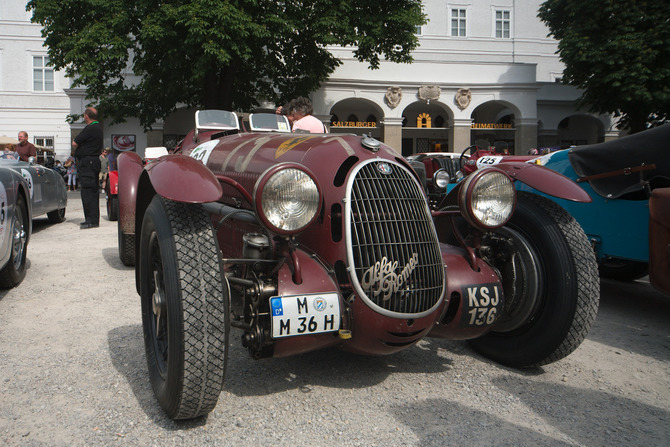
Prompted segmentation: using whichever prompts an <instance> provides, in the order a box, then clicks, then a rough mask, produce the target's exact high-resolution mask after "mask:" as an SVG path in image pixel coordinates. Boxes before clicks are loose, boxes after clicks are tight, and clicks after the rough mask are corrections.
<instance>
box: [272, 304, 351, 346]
mask: <svg viewBox="0 0 670 447" xmlns="http://www.w3.org/2000/svg"><path fill="white" fill-rule="evenodd" d="M270 310H271V312H272V337H273V338H279V337H290V336H292V335H306V334H319V333H322V332H333V331H337V330H339V329H340V300H339V296H338V294H337V293H320V294H314V295H288V296H275V297H272V298H270Z"/></svg>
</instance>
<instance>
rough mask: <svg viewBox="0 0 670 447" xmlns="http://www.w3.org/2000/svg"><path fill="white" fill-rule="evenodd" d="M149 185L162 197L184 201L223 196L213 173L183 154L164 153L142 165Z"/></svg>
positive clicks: (192, 201)
mask: <svg viewBox="0 0 670 447" xmlns="http://www.w3.org/2000/svg"><path fill="white" fill-rule="evenodd" d="M146 171H147V173H148V174H149V180H150V181H151V185H152V186H153V188H154V190H155V191H156V193H157V194H159V195H160V196H162V197H165V198H166V199H170V200H174V201H176V202H184V203H207V202H215V201H217V200H219V199H220V198H221V196H222V195H223V189H222V188H221V184H220V183H219V181H218V180H217V179H216V176H215V175H214V174H213V173H212V171H210V170H209V169H208V168H207V167H206V166H205V165H203V164H202V162H200V161H198V160H196V159H194V158H191V157H188V156H186V155H175V154H172V155H166V156H164V157H161V158H159V159H158V160H156V161H154V162H152V163H150V164H149V165H147V167H146Z"/></svg>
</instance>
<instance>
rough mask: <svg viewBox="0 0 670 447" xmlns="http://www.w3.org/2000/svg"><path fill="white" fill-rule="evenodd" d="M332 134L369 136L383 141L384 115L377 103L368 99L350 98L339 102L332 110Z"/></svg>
mask: <svg viewBox="0 0 670 447" xmlns="http://www.w3.org/2000/svg"><path fill="white" fill-rule="evenodd" d="M330 115H331V117H330V132H331V133H346V134H352V133H353V134H356V135H364V134H365V135H368V134H370V135H371V136H372V137H373V138H376V139H378V140H381V139H382V128H381V124H380V123H381V121H382V118H383V117H384V113H383V112H382V110H381V109H380V108H379V106H377V105H376V104H375V103H373V102H371V101H368V100H366V99H359V98H349V99H344V100H342V101H339V102H337V103H336V104H335V105H334V106H333V107H332V108H331V109H330Z"/></svg>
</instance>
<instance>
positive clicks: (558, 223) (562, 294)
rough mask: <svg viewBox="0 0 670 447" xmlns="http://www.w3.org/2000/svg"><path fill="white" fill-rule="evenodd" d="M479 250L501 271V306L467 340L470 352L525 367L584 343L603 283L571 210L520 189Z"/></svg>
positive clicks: (562, 354) (548, 360) (542, 362)
mask: <svg viewBox="0 0 670 447" xmlns="http://www.w3.org/2000/svg"><path fill="white" fill-rule="evenodd" d="M481 255H482V256H483V257H484V259H485V260H486V261H487V262H488V263H489V264H490V265H491V266H493V267H494V268H495V269H496V270H497V271H498V272H499V274H500V277H501V279H502V285H503V290H504V306H505V311H504V313H503V316H502V317H501V319H500V320H499V321H498V322H496V324H495V326H494V328H493V331H492V332H489V333H488V334H486V335H484V336H483V337H481V338H477V339H474V340H471V341H470V343H471V345H472V346H473V347H474V349H475V350H477V351H478V352H480V353H481V354H483V355H485V356H487V357H489V358H491V359H493V360H495V361H497V362H499V363H502V364H504V365H508V366H512V367H517V368H522V367H531V366H539V365H544V364H547V363H551V362H554V361H556V360H559V359H561V358H563V357H565V356H567V355H568V354H570V353H571V352H572V351H574V350H575V349H576V348H577V347H578V346H579V345H580V344H581V342H582V341H583V340H584V338H585V337H586V335H587V333H588V331H589V329H590V328H591V325H592V324H593V321H594V320H595V317H596V313H597V310H598V302H599V299H600V281H599V278H598V267H597V264H596V261H595V255H594V253H593V250H592V249H591V246H590V245H589V242H588V239H587V238H586V235H585V234H584V231H583V230H582V228H581V226H579V224H578V223H577V221H575V219H574V218H573V217H572V216H571V215H570V214H568V213H567V212H566V211H565V210H564V209H563V208H561V207H560V206H558V205H557V204H555V203H554V202H552V201H551V200H549V199H546V198H544V197H541V196H538V195H535V194H529V193H522V192H520V193H519V194H518V201H517V208H516V211H515V213H514V215H513V216H512V219H511V220H510V221H509V223H508V224H507V225H505V226H504V227H502V228H500V229H498V230H496V231H494V232H492V233H489V234H487V235H486V236H485V237H484V240H483V242H482V250H481Z"/></svg>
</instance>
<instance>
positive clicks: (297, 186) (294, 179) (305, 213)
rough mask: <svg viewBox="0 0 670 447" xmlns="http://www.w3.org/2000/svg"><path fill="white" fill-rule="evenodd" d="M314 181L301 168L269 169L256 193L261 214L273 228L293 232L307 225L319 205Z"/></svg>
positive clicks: (318, 195) (283, 232) (317, 190)
mask: <svg viewBox="0 0 670 447" xmlns="http://www.w3.org/2000/svg"><path fill="white" fill-rule="evenodd" d="M320 201H321V198H320V193H319V188H318V186H317V185H316V182H315V181H314V179H312V177H311V176H310V175H309V174H307V173H306V172H305V171H303V170H301V169H297V168H292V167H291V168H286V169H281V170H278V171H276V172H274V173H271V174H270V176H269V178H268V179H267V181H266V182H264V184H263V186H262V191H261V194H260V210H259V211H260V212H261V217H262V218H263V220H264V221H265V223H266V224H267V225H269V226H270V227H271V229H272V230H273V231H276V232H278V233H280V234H289V233H295V232H298V231H301V230H303V229H304V228H305V227H307V226H308V225H309V224H310V223H311V222H312V220H313V219H314V218H315V217H316V214H317V213H318V211H319V206H320Z"/></svg>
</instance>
